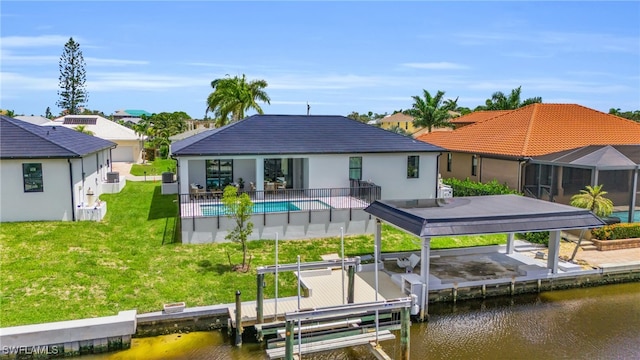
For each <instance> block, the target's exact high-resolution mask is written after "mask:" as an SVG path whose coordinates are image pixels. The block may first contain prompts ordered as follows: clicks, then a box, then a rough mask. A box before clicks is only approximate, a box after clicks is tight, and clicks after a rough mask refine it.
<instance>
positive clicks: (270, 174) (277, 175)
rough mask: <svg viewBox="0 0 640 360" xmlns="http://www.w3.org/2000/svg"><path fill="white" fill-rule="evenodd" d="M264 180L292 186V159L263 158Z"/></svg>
mask: <svg viewBox="0 0 640 360" xmlns="http://www.w3.org/2000/svg"><path fill="white" fill-rule="evenodd" d="M264 181H265V182H266V183H269V182H273V183H276V184H278V185H280V186H284V187H285V188H287V189H291V188H292V187H293V159H264Z"/></svg>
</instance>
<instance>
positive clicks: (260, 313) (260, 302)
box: [256, 274, 264, 324]
mask: <svg viewBox="0 0 640 360" xmlns="http://www.w3.org/2000/svg"><path fill="white" fill-rule="evenodd" d="M257 279H258V292H257V298H256V318H257V319H256V323H257V324H262V323H264V274H258V276H257Z"/></svg>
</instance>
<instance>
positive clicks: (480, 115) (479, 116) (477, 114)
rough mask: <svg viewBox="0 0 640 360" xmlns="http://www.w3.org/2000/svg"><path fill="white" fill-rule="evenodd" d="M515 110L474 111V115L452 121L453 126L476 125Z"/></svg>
mask: <svg viewBox="0 0 640 360" xmlns="http://www.w3.org/2000/svg"><path fill="white" fill-rule="evenodd" d="M510 111H513V110H484V111H474V112H472V113H469V114H466V115H462V116H459V117H456V118H453V119H451V120H450V122H451V123H453V124H470V123H476V122H480V121H485V120H487V119H491V118H494V117H496V116H498V115H502V114H505V113H508V112H510Z"/></svg>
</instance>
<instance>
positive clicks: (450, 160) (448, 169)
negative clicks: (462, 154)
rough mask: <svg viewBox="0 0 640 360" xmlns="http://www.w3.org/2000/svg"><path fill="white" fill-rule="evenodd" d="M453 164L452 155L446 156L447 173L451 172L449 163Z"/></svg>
mask: <svg viewBox="0 0 640 360" xmlns="http://www.w3.org/2000/svg"><path fill="white" fill-rule="evenodd" d="M452 162H453V155H452V154H451V153H448V154H447V171H448V172H451V163H452Z"/></svg>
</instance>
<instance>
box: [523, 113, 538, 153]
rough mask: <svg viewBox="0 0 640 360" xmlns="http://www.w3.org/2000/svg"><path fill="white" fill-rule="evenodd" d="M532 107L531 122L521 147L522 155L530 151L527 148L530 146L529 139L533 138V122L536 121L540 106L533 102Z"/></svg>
mask: <svg viewBox="0 0 640 360" xmlns="http://www.w3.org/2000/svg"><path fill="white" fill-rule="evenodd" d="M525 107H526V106H525ZM531 107H533V111H532V112H531V117H530V118H529V124H528V126H527V132H526V133H525V136H524V141H523V142H522V149H520V154H522V155H526V154H528V153H529V152H527V151H526V150H527V148H528V147H529V140H531V132H532V129H533V123H534V122H535V119H536V114H537V113H538V108H539V106H538V103H533V104H531Z"/></svg>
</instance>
